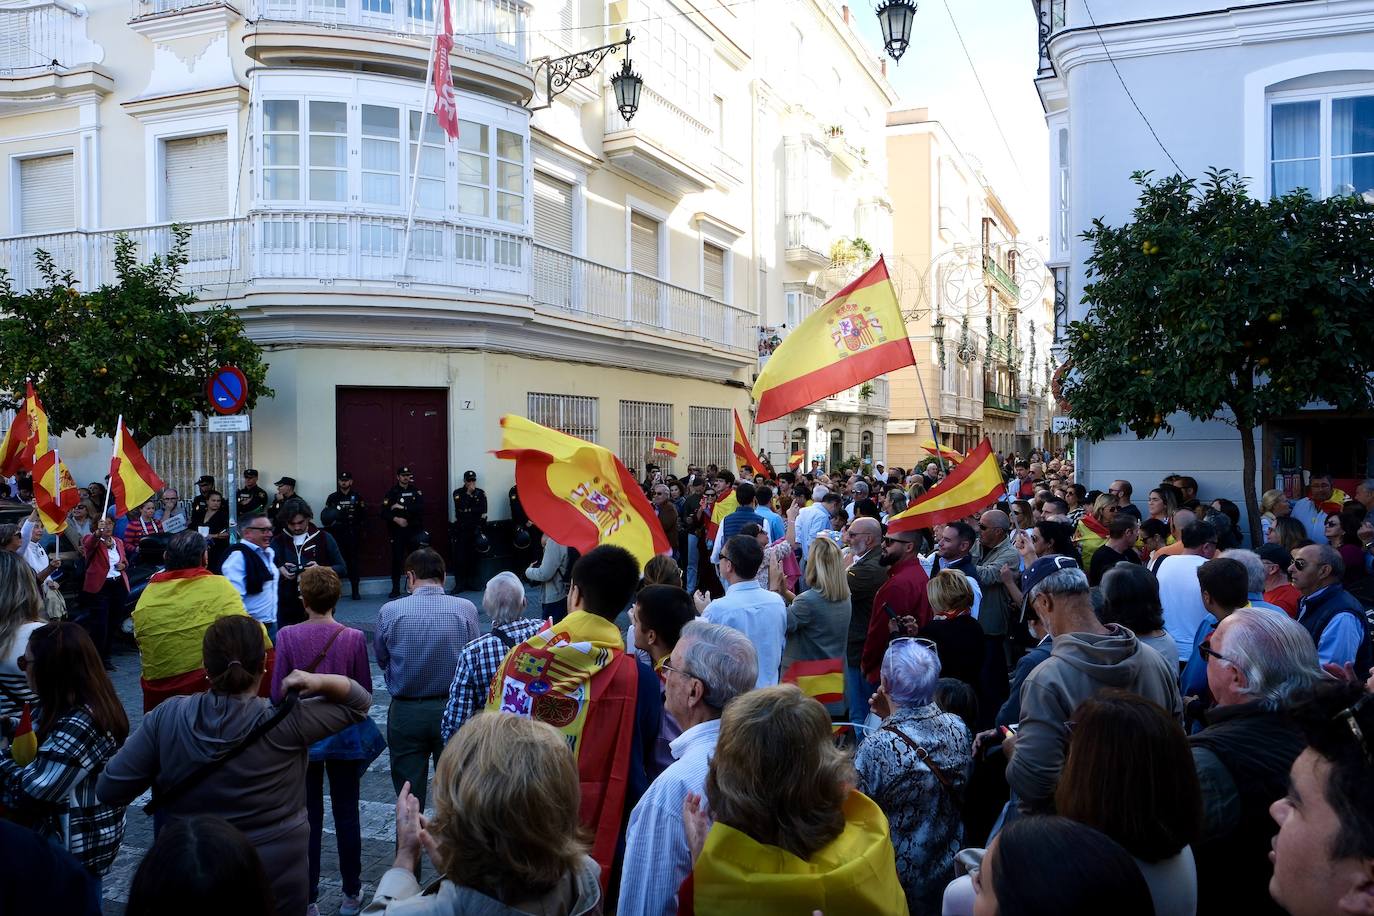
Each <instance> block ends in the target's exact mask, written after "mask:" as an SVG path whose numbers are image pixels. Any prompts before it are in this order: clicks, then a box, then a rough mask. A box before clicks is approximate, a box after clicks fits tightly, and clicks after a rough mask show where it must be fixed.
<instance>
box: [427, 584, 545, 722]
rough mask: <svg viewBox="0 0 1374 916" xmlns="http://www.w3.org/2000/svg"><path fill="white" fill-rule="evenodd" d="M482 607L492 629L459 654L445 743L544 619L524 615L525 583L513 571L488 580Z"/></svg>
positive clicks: (477, 708) (483, 700) (479, 705)
mask: <svg viewBox="0 0 1374 916" xmlns="http://www.w3.org/2000/svg"><path fill="white" fill-rule="evenodd" d="M482 610H484V611H486V612H487V616H488V617H490V618H491V632H489V633H486V634H484V635H482V636H479V637H477V638H476V639H474V640H473V641H472V642H470V643H468V644H467V645H466V646H465V647H464V648H463V651H462V652H460V653H459V654H458V665H457V667H455V668H454V670H453V683H452V684H450V685H449V688H448V705H447V706H445V707H444V718H443V719H442V720H441V721H440V723H439V737H440V738H441V739H442V740H443V742H444V743H445V744H447V743H448V739H449V738H451V737H452V736H453V733H454V732H456V731H457V730H458V729H460V728H462V726H463V723H464V722H466V721H467V720H468V719H470V718H472V716H473V715H475V714H476V713H477V712H479V711H481V709H482V707H484V706H486V704H487V691H488V690H489V689H490V688H491V680H492V678H494V677H495V676H496V669H497V668H499V667H501V662H503V661H505V659H506V654H507V653H508V652H510V650H511V649H513V648H515V647H516V646H518V645H520V643H522V642H524V641H525V640H526V639H529V638H530V637H531V636H533V635H534V634H535V633H537V632H539V628H540V626H542V625H543V621H542V620H532V619H529V618H527V617H525V586H524V584H523V583H521V581H520V577H519V576H517V575H516V574H515V573H513V572H501V573H497V574H496V575H495V576H494V577H492V579H491V581H490V582H488V583H487V589H486V591H485V592H483V593H482Z"/></svg>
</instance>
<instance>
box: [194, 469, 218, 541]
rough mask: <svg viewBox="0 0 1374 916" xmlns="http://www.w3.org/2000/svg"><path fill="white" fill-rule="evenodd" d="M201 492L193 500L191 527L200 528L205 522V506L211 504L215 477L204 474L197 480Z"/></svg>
mask: <svg viewBox="0 0 1374 916" xmlns="http://www.w3.org/2000/svg"><path fill="white" fill-rule="evenodd" d="M196 486H197V487H198V488H199V489H200V492H199V493H197V494H196V496H195V498H194V499H192V500H191V515H190V527H192V528H199V527H201V526H202V525H204V524H205V507H206V506H208V505H209V504H210V494H211V493H213V492H215V478H213V477H211V476H210V475H209V474H202V475H201V477H200V478H199V479H198V480H197V481H196Z"/></svg>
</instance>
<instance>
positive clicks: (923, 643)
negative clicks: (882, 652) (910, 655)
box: [888, 636, 940, 652]
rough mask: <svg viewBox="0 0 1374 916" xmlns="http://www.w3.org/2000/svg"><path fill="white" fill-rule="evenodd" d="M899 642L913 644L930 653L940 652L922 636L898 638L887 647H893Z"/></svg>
mask: <svg viewBox="0 0 1374 916" xmlns="http://www.w3.org/2000/svg"><path fill="white" fill-rule="evenodd" d="M899 642H914V643H915V644H916V645H918V646H920V647H921V648H923V649H929V650H930V651H932V652H939V651H940V649H939V647H938V646H936V645H935V643H934V642H932V641H931V640H929V639H926V638H925V637H922V636H898V637H897V638H896V639H894V640H892V642H890V643H888V647H889V648H890V647H892V646H895V645H897V643H899Z"/></svg>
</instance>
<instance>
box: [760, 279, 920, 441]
mask: <svg viewBox="0 0 1374 916" xmlns="http://www.w3.org/2000/svg"><path fill="white" fill-rule="evenodd" d="M914 365H916V356H915V354H914V353H913V352H912V350H911V340H910V339H909V338H908V337H907V336H906V322H905V321H903V320H902V310H901V308H900V306H898V304H897V293H896V290H894V289H893V288H892V279H891V278H890V277H889V275H888V272H887V263H886V262H885V261H884V260H883V259H882V258H881V257H880V258H878V263H876V264H874V265H873V266H872V267H870V268H869V269H868V270H867V271H866V272H865V273H864V274H863V276H861V277H859V278H858V279H857V280H855V281H854V282H853V283H851V284H849V285H848V286H846V287H845V288H844V289H842V290H840V291H839V292H838V293H836V294H835V296H834V297H833V298H832V299H830V301H829V302H827V303H825V305H823V306H821V307H820V308H818V309H817V310H816V311H815V312H814V313H813V314H812V315H811V317H809V318H807V319H806V320H805V321H803V322H802V323H801V324H800V325H798V326H797V328H796V329H795V330H794V331H793V332H792V333H791V334H789V335H788V337H787V339H786V340H784V341H783V342H782V344H781V345H780V346H779V347H778V348H777V349H776V350H775V351H774V352H773V355H772V356H771V357H770V358H769V360H768V365H766V366H764V367H763V370H762V371H761V372H760V373H759V378H758V381H756V382H755V383H754V400H755V401H757V402H758V411H757V415H756V417H755V420H756V421H757V422H759V423H767V422H768V421H769V420H776V419H777V418H778V417H782V416H786V415H787V414H789V413H791V412H792V411H794V410H797V409H799V408H802V407H805V406H807V405H808V404H814V403H815V402H816V401H819V400H821V399H822V398H827V397H830V396H831V395H833V394H838V393H839V392H841V391H844V390H845V389H846V388H851V387H853V386H854V385H859V384H862V383H863V382H867V381H869V380H870V379H874V378H877V377H878V376H880V375H882V374H883V373H884V372H891V371H892V370H894V369H900V368H901V367H902V366H914Z"/></svg>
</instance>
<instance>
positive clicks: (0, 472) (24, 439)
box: [0, 406, 29, 477]
mask: <svg viewBox="0 0 1374 916" xmlns="http://www.w3.org/2000/svg"><path fill="white" fill-rule="evenodd" d="M28 442H29V412H28V411H27V410H25V409H24V408H23V407H22V406H21V407H20V409H19V410H16V411H15V412H14V422H13V423H11V424H10V428H9V431H8V432H6V433H5V439H4V441H3V442H0V477H13V476H14V475H15V474H17V473H18V472H19V471H20V470H22V469H23V467H24V447H25V446H26V445H28Z"/></svg>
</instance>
